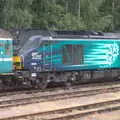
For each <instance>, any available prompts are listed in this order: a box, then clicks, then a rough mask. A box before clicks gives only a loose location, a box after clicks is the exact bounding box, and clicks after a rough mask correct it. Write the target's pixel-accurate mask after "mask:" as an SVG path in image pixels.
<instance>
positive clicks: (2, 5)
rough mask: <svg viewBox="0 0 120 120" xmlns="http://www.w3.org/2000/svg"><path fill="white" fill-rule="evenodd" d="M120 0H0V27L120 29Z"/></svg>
mask: <svg viewBox="0 0 120 120" xmlns="http://www.w3.org/2000/svg"><path fill="white" fill-rule="evenodd" d="M119 13H120V0H0V26H1V27H2V28H6V29H12V28H17V29H18V28H19V29H21V28H40V29H47V30H81V29H82V30H96V31H119V29H120V14H119Z"/></svg>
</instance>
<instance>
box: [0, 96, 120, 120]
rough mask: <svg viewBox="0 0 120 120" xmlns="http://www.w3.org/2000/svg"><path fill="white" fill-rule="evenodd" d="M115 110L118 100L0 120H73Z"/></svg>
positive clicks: (119, 101) (119, 104) (118, 107)
mask: <svg viewBox="0 0 120 120" xmlns="http://www.w3.org/2000/svg"><path fill="white" fill-rule="evenodd" d="M116 110H120V98H118V99H113V100H102V101H101V102H95V103H91V104H85V105H79V106H74V107H73V106H72V107H65V108H59V109H55V110H48V111H45V112H44V111H43V112H41V111H40V112H35V113H31V112H30V113H26V114H23V115H17V116H11V117H6V118H2V119H1V118H0V120H19V119H20V120H21V119H22V118H24V120H29V118H30V119H31V118H32V120H34V119H36V118H37V119H44V120H70V119H72V120H73V119H76V118H80V117H83V116H86V115H90V114H94V113H103V112H104V113H105V112H111V111H116Z"/></svg>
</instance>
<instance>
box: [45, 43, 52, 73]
mask: <svg viewBox="0 0 120 120" xmlns="http://www.w3.org/2000/svg"><path fill="white" fill-rule="evenodd" d="M51 68H52V44H51V42H49V41H46V42H44V43H43V70H44V71H50V70H51Z"/></svg>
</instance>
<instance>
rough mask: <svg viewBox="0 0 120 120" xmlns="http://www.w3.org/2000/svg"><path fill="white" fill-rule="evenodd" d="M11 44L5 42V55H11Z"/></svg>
mask: <svg viewBox="0 0 120 120" xmlns="http://www.w3.org/2000/svg"><path fill="white" fill-rule="evenodd" d="M11 45H12V43H9V41H8V40H7V41H6V42H5V55H11V49H12V46H11Z"/></svg>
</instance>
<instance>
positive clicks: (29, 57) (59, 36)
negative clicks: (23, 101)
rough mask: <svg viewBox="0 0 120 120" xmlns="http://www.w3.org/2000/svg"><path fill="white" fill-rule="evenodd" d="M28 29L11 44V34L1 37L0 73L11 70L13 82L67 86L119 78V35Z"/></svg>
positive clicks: (43, 85) (38, 85)
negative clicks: (51, 83) (16, 41)
mask: <svg viewBox="0 0 120 120" xmlns="http://www.w3.org/2000/svg"><path fill="white" fill-rule="evenodd" d="M29 32H30V31H27V32H25V34H24V35H22V37H18V41H19V40H20V41H19V44H17V46H16V45H14V47H12V38H11V37H8V36H7V37H5V38H4V39H3V38H0V42H1V46H0V53H1V55H0V65H1V67H0V73H1V74H4V73H7V74H8V75H9V74H10V73H11V74H12V75H11V77H12V79H13V81H17V82H18V83H19V84H29V85H32V86H34V87H37V88H41V89H43V88H46V87H47V85H48V83H50V82H57V83H59V82H63V83H65V84H66V85H70V84H79V83H86V82H92V81H97V80H101V81H102V80H110V79H116V80H119V77H120V69H119V68H120V37H119V36H118V35H112V36H111V35H107V34H104V33H101V32H90V31H40V32H38V33H37V34H32V35H31V33H30V35H28V34H27V33H29ZM34 32H35V31H34ZM19 36H20V35H19ZM23 36H24V37H23ZM26 36H29V37H27V38H26ZM19 38H21V39H19ZM3 44H4V45H3ZM15 47H16V48H15ZM3 49H4V50H3ZM17 82H16V83H17Z"/></svg>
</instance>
